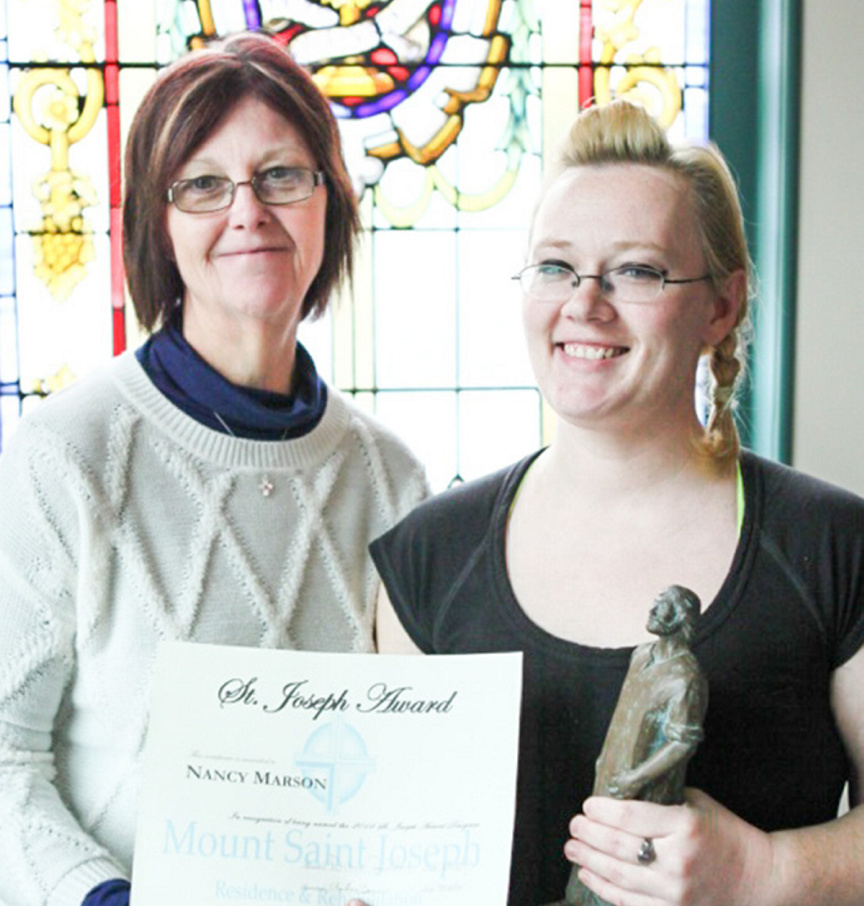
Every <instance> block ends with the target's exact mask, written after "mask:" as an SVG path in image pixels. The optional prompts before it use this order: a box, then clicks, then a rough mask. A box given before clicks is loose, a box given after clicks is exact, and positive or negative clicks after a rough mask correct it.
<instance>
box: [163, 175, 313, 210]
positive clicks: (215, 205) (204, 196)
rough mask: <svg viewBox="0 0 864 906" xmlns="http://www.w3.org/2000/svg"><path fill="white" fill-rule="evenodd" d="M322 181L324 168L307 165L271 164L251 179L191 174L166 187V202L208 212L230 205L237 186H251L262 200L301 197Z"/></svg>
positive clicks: (283, 200) (282, 201) (270, 201)
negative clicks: (236, 179) (286, 165)
mask: <svg viewBox="0 0 864 906" xmlns="http://www.w3.org/2000/svg"><path fill="white" fill-rule="evenodd" d="M323 184H324V171H323V170H310V169H308V168H307V167H270V168H269V169H267V170H263V171H262V172H261V173H256V174H255V175H254V176H253V177H252V179H244V180H243V181H242V182H233V181H232V180H230V179H228V177H227V176H208V175H204V176H194V177H192V179H178V180H177V182H175V183H173V184H172V185H171V187H170V188H169V189H168V194H167V198H168V202H169V203H170V204H173V205H174V207H176V208H177V210H178V211H183V212H184V213H186V214H211V213H213V212H214V211H223V210H224V209H225V208H230V207H231V204H232V202H233V201H234V194H235V192H236V191H237V186H250V187H251V189H252V191H253V192H254V193H255V197H256V198H257V199H258V201H260V202H261V203H262V204H276V205H278V204H294V203H295V202H298V201H304V200H305V199H307V198H309V197H310V196H311V195H312V193H313V192H314V191H315V186H321V185H323Z"/></svg>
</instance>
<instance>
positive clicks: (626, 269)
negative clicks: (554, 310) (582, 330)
mask: <svg viewBox="0 0 864 906" xmlns="http://www.w3.org/2000/svg"><path fill="white" fill-rule="evenodd" d="M513 279H514V280H518V281H519V284H520V285H521V287H522V292H523V293H525V295H526V296H527V297H528V298H530V299H534V300H536V301H537V302H550V303H553V304H555V305H563V304H564V303H566V302H568V301H569V300H570V298H571V297H572V296H573V293H574V292H576V290H577V289H578V288H579V287H580V286H581V284H582V281H583V280H597V281H598V282H599V284H600V292H601V293H602V294H603V296H604V298H606V299H608V300H609V301H610V302H633V303H637V304H645V303H648V302H653V301H654V300H655V299H656V298H657V297H658V296H659V295H660V293H662V292H663V290H664V289H665V288H666V287H667V286H668V285H670V284H673V285H678V284H680V283H700V282H701V281H702V280H710V279H711V274H703V275H702V276H701V277H685V278H683V279H676V280H673V279H672V278H671V277H669V276H668V275H667V274H666V272H665V271H661V270H658V269H657V268H655V267H649V266H648V265H645V264H622V265H621V266H620V267H613V268H610V269H609V270H608V271H603V273H602V274H577V273H576V271H575V270H573V268H572V267H570V265H569V264H565V263H564V262H545V263H543V264H529V265H528V266H527V267H523V268H522V270H521V271H519V273H518V274H516V275H515V276H514V277H513Z"/></svg>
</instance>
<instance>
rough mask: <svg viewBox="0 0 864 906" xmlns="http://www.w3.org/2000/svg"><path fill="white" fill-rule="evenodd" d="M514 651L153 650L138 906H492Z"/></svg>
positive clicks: (504, 820) (515, 717) (510, 799)
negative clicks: (354, 904)
mask: <svg viewBox="0 0 864 906" xmlns="http://www.w3.org/2000/svg"><path fill="white" fill-rule="evenodd" d="M521 683H522V663H521V654H518V653H514V654H478V655H432V656H426V657H420V656H401V655H399V656H397V655H372V654H369V655H367V654H322V653H313V652H298V651H282V650H272V649H255V648H241V647H233V646H221V645H199V644H191V643H180V642H168V643H163V644H162V645H161V646H160V649H159V655H158V660H157V671H156V679H155V686H154V693H153V700H152V714H151V722H150V728H149V731H148V738H147V747H146V752H145V767H144V781H143V791H142V797H141V806H140V810H139V820H138V827H137V836H136V844H135V858H134V864H133V870H132V871H133V873H132V906H174V904H176V906H181V904H182V906H189V904H190V903H194V904H195V906H207V904H219V906H225V904H253V903H259V902H264V903H280V904H281V903H285V904H328V906H330V904H332V906H345V903H346V901H347V900H348V899H349V898H351V897H358V898H360V899H363V900H365V901H366V902H367V903H369V904H371V906H468V904H471V906H476V904H482V906H504V904H505V903H506V900H507V890H508V886H509V874H510V850H511V843H512V834H513V818H514V809H515V795H516V764H517V748H518V735H519V706H520V700H521Z"/></svg>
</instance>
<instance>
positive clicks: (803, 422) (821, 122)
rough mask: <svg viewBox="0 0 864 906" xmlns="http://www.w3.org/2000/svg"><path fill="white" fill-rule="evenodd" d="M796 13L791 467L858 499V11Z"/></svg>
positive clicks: (863, 194)
mask: <svg viewBox="0 0 864 906" xmlns="http://www.w3.org/2000/svg"><path fill="white" fill-rule="evenodd" d="M803 8H804V21H803V34H804V43H803V60H802V70H803V84H802V118H801V191H800V231H799V261H798V309H797V329H796V351H795V356H796V364H795V396H794V433H793V454H792V459H793V464H794V465H795V466H796V467H797V468H799V469H802V470H804V471H806V472H810V473H811V474H814V475H818V476H820V477H823V478H827V479H828V480H830V481H833V482H835V483H837V484H840V485H843V486H845V487H848V488H851V489H852V490H854V491H856V492H857V493H859V494H864V100H862V93H864V88H862V86H864V4H862V0H829V2H826V0H804V4H803Z"/></svg>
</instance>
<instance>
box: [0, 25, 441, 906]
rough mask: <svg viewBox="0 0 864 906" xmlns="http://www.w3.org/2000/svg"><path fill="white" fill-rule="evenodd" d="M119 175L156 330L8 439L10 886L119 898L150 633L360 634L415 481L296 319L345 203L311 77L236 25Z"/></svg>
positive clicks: (344, 255) (324, 108) (3, 853)
mask: <svg viewBox="0 0 864 906" xmlns="http://www.w3.org/2000/svg"><path fill="white" fill-rule="evenodd" d="M125 175H126V183H127V193H126V200H125V210H124V243H125V257H126V265H127V272H128V280H129V288H130V291H131V295H132V299H133V301H134V303H135V306H136V311H137V313H138V316H139V318H140V320H141V322H142V324H143V325H144V326H145V327H147V328H151V329H155V328H159V329H158V331H157V332H156V333H154V334H153V335H152V337H151V338H150V339H149V340H148V341H147V342H146V343H145V345H144V346H143V347H142V348H141V349H140V350H139V351H138V353H137V354H132V353H127V354H124V355H123V356H121V357H119V358H118V359H116V360H114V361H113V362H112V363H111V364H110V365H109V366H108V367H107V368H105V369H104V370H103V371H101V372H99V373H98V374H95V375H94V376H92V377H87V378H83V379H81V380H80V381H79V382H77V383H76V384H75V385H74V386H73V387H72V388H71V389H69V390H67V391H65V392H63V393H60V394H57V395H56V396H55V397H54V398H52V399H49V400H48V401H47V402H45V403H44V404H42V405H40V406H39V407H38V408H37V409H36V410H34V411H33V413H32V414H31V415H30V416H28V417H27V418H25V419H24V420H23V421H22V423H21V425H20V427H19V429H18V431H17V432H16V434H15V436H14V437H13V439H12V442H11V443H10V444H9V445H8V447H7V448H6V450H5V451H4V453H3V455H2V457H0V512H2V514H3V515H2V519H0V588H2V591H0V814H2V815H3V820H2V822H0V900H2V901H3V902H4V903H5V904H7V906H19V904H20V906H24V904H28V906H29V904H37V903H38V904H43V903H44V904H51V906H78V904H80V903H81V902H82V901H83V900H84V899H85V897H88V894H89V902H91V903H95V902H99V901H103V900H112V899H113V900H116V899H117V898H118V897H119V898H120V899H124V898H128V882H127V881H126V880H125V879H128V877H129V870H130V863H131V859H132V848H133V840H134V832H135V819H136V797H137V793H138V780H139V770H140V762H141V753H142V745H143V740H144V736H145V731H146V728H147V721H148V704H147V703H148V693H149V690H150V684H151V680H152V673H153V665H154V659H155V651H156V646H157V643H158V642H159V641H160V640H161V639H181V640H192V641H198V642H210V643H231V644H238V645H251V646H257V645H261V646H274V647H285V648H305V649H317V650H338V651H371V650H372V648H373V640H372V623H373V612H374V601H375V596H376V590H377V577H376V575H375V571H374V568H373V566H372V563H371V560H370V559H369V555H368V552H367V545H368V542H369V541H370V540H371V539H372V538H373V537H375V536H376V535H378V534H380V533H381V532H382V531H384V530H386V529H387V528H389V527H390V526H391V525H392V524H393V523H395V522H396V521H397V519H399V518H400V517H402V516H404V515H405V514H406V513H407V512H408V511H409V510H410V509H411V508H412V506H413V505H414V504H416V503H417V502H418V501H419V500H420V499H421V498H422V497H423V496H424V495H425V493H426V490H425V489H426V485H425V478H424V474H423V470H422V468H421V466H420V465H419V464H418V462H417V461H416V460H415V459H414V457H413V456H412V455H411V454H410V453H409V452H408V451H407V450H406V448H405V447H404V446H403V445H402V444H401V443H400V442H399V441H398V440H397V439H396V438H395V437H393V436H392V435H391V434H390V433H388V432H387V431H386V430H384V429H383V428H382V427H381V426H380V425H378V424H377V423H376V422H375V421H373V420H372V419H371V418H369V417H368V416H367V415H365V414H364V413H362V412H360V411H359V410H357V409H356V408H354V407H353V406H352V405H350V404H349V403H348V402H347V401H346V400H345V399H344V398H343V397H342V396H340V395H339V394H338V393H337V392H334V391H333V390H332V389H330V388H328V387H327V386H326V385H325V384H324V382H323V381H322V380H321V379H320V378H319V376H318V375H317V373H316V371H315V366H314V364H313V362H312V360H311V358H310V357H309V355H308V353H307V352H306V351H305V350H304V349H303V347H302V346H300V345H299V344H298V342H297V327H298V325H299V324H300V322H301V320H302V319H303V318H305V317H307V316H309V315H314V314H317V313H320V312H321V311H323V310H324V308H325V307H326V305H327V302H328V299H329V297H330V295H331V293H332V291H333V289H334V287H335V285H336V283H337V281H339V280H340V279H341V278H342V277H344V276H346V275H347V274H348V273H349V272H350V269H351V260H352V242H353V240H354V235H355V232H356V230H357V226H358V217H357V210H356V206H355V200H354V197H353V195H352V189H351V185H350V182H349V179H348V176H347V174H346V171H345V167H344V164H343V161H342V157H341V152H340V145H339V135H338V131H337V128H336V124H335V121H334V119H333V117H332V115H331V113H330V110H329V107H328V104H327V102H326V99H325V98H323V96H322V95H321V94H320V93H319V92H318V90H317V89H316V87H315V85H314V83H313V82H312V81H311V79H310V78H309V77H308V76H307V75H306V74H305V73H304V72H303V71H301V70H300V69H299V68H298V67H297V66H296V65H295V64H294V63H293V62H292V61H291V59H290V58H289V57H288V55H287V54H286V53H285V51H284V50H283V49H282V48H280V47H279V46H277V45H276V44H275V43H273V42H271V41H269V40H267V39H265V38H263V37H254V36H249V35H247V36H241V37H239V38H235V39H232V40H230V41H229V42H227V43H226V44H225V45H224V46H223V47H221V48H218V49H213V50H206V51H202V52H199V53H194V54H192V55H190V56H189V57H187V58H184V59H183V60H181V61H180V62H178V63H176V64H174V65H172V66H170V67H168V68H167V69H166V70H164V71H163V72H162V73H161V74H160V75H159V77H158V78H157V80H156V82H155V84H154V85H153V86H152V88H151V90H150V92H149V93H148V94H147V96H146V97H145V98H144V101H143V103H142V105H141V107H140V109H139V111H138V113H137V115H136V118H135V120H134V123H133V124H132V127H131V130H130V133H129V138H128V146H127V159H126V174H125ZM91 891H92V893H90V892H91Z"/></svg>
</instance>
